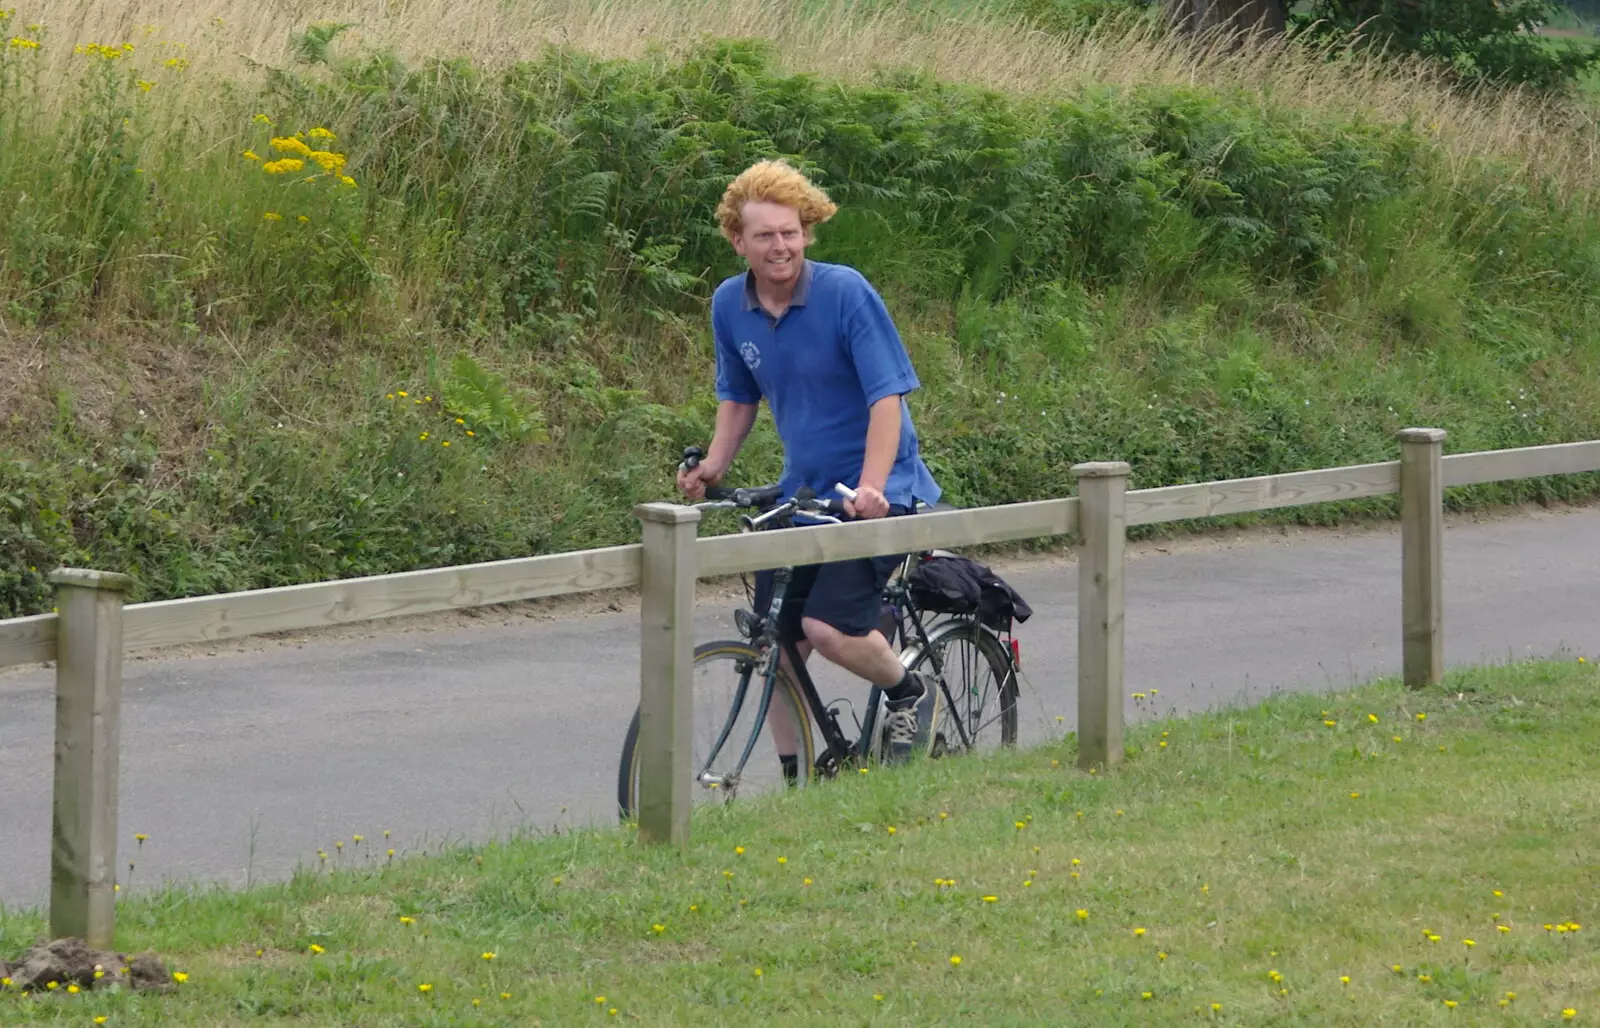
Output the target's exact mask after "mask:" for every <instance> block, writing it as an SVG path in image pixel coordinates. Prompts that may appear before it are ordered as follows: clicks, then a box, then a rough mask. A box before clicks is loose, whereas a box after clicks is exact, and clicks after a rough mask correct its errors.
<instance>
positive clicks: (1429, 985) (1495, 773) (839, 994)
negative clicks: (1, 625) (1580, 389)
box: [0, 661, 1600, 1026]
mask: <svg viewBox="0 0 1600 1028" xmlns="http://www.w3.org/2000/svg"><path fill="white" fill-rule="evenodd" d="M1597 685H1600V679H1597V677H1596V672H1595V670H1594V665H1593V664H1592V663H1583V664H1580V663H1577V662H1575V661H1572V662H1563V663H1551V664H1524V665H1517V666H1511V667H1500V668H1492V669H1482V670H1473V671H1465V672H1460V673H1456V674H1453V675H1451V676H1450V678H1449V680H1448V681H1447V682H1446V683H1444V685H1443V687H1441V688H1438V689H1430V690H1427V691H1425V692H1421V693H1412V692H1409V691H1407V690H1405V689H1403V688H1401V687H1400V686H1399V685H1398V684H1397V683H1395V682H1392V681H1391V682H1381V683H1377V684H1375V685H1371V686H1367V687H1363V688H1359V689H1356V690H1352V691H1349V692H1344V693H1339V694H1334V695H1324V696H1305V695H1285V696H1281V697H1278V698H1275V699H1273V700H1271V701H1269V702H1267V703H1265V704H1262V705H1260V706H1258V707H1253V708H1250V709H1240V710H1228V711H1220V712H1216V713H1213V714H1209V715H1205V716H1198V717H1194V718H1190V719H1183V720H1165V719H1159V718H1157V719H1153V720H1150V721H1148V722H1146V723H1144V724H1142V725H1140V726H1138V727H1136V728H1134V729H1133V730H1132V731H1131V732H1130V736H1129V743H1130V745H1129V750H1128V761H1127V764H1126V766H1125V767H1124V768H1122V769H1119V770H1116V771H1114V772H1112V773H1109V774H1101V775H1089V774H1085V773H1082V772H1079V771H1077V770H1075V769H1074V768H1073V766H1072V765H1073V745H1072V742H1071V740H1070V739H1069V740H1067V741H1066V742H1064V743H1058V744H1053V745H1047V746H1044V747H1042V748H1038V749H1034V750H1029V751H1026V752H1020V753H1012V754H1001V755H997V756H994V757H992V758H985V759H962V760H953V761H948V762H944V763H941V764H934V765H929V766H919V767H916V768H913V769H908V770H905V771H887V772H886V771H882V770H877V771H873V772H872V773H871V774H867V775H859V776H856V775H852V776H850V777H849V778H848V779H847V780H843V781H839V782H836V783H832V784H829V785H827V786H825V787H822V788H817V789H811V790H806V791H804V792H802V793H801V794H799V795H795V796H789V797H774V798H768V799H766V800H757V801H751V802H748V803H741V804H738V805H735V806H734V807H732V808H728V809H727V810H725V811H721V812H707V813H703V814H702V816H701V817H700V819H699V820H698V821H697V822H696V826H695V839H694V843H693V845H692V846H691V848H690V849H689V851H688V852H687V854H686V855H683V856H679V855H677V854H675V853H668V852H662V851H660V850H648V851H647V850H642V849H640V848H639V847H638V846H637V845H636V844H635V842H634V840H633V839H632V838H631V837H630V835H629V834H628V833H627V832H626V831H622V830H618V831H606V832H586V833H579V834H574V835H571V836H561V837H551V838H543V839H526V840H520V841H515V842H509V843H501V844H494V845H487V846H483V847H478V848H470V849H461V850H457V851H452V852H449V853H446V854H443V855H438V856H407V855H403V854H402V855H400V856H399V857H397V858H396V859H394V860H392V861H390V860H388V859H386V858H385V857H384V856H383V855H382V850H381V847H382V846H383V845H384V843H383V842H382V841H381V840H379V839H376V838H367V839H365V840H362V841H359V842H349V841H347V842H346V844H345V848H344V849H343V850H341V851H339V856H338V857H337V858H336V861H335V862H336V863H342V864H344V865H345V869H343V870H331V871H318V872H315V873H313V872H307V873H305V874H302V875H301V876H299V877H297V878H296V879H295V880H294V881H292V882H290V883H287V884H284V885H271V886H263V887H259V888H255V889H252V890H250V891H248V892H245V893H242V894H234V893H220V892H198V893H190V892H185V891H181V890H174V891H170V892H167V893H165V894H161V895H156V896H148V897H145V896H140V897H136V898H133V899H131V900H129V901H127V902H125V903H124V904H123V906H122V908H121V909H122V912H121V920H120V922H119V926H120V927H119V943H120V945H121V947H122V948H124V949H127V950H130V951H132V950H136V949H141V948H145V947H149V948H153V949H155V950H157V951H159V952H160V953H162V954H164V955H166V956H167V957H168V958H169V959H170V961H171V962H172V967H173V969H174V970H181V971H182V972H183V973H184V974H186V975H187V981H185V982H184V983H183V984H182V986H181V987H180V988H179V990H178V993H177V994H176V995H174V996H170V997H151V996H139V995H105V996H102V995H93V994H80V995H73V996H67V995H59V994H56V995H48V996H34V997H30V998H27V999H23V998H21V997H19V996H18V995H16V993H15V991H14V990H13V992H12V993H11V994H9V995H0V1018H3V1019H4V1020H5V1021H6V1023H8V1024H57V1023H70V1024H77V1023H87V1022H88V1020H89V1019H90V1017H91V1016H94V1015H103V1016H106V1017H107V1021H106V1023H107V1024H110V1025H156V1024H163V1025H190V1024H193V1025H201V1024H204V1025H242V1024H260V1023H269V1024H301V1023H329V1022H330V1021H340V1022H359V1023H361V1024H366V1025H374V1026H380V1025H398V1024H410V1025H419V1024H426V1025H462V1024H529V1023H552V1024H571V1023H584V1022H587V1021H590V1020H593V1021H599V1022H607V1021H609V1020H610V1019H611V1015H613V1014H614V1015H615V1016H616V1017H617V1018H618V1019H619V1020H624V1021H627V1022H629V1023H641V1024H684V1023H696V1024H732V1023H746V1022H748V1021H750V1020H751V1019H761V1020H770V1021H774V1022H776V1023H800V1022H806V1023H816V1022H818V1021H821V1020H843V1021H846V1022H848V1023H882V1024H903V1023H911V1022H915V1023H927V1024H946V1023H984V1024H1018V1025H1020V1024H1041V1023H1059V1022H1060V1021H1061V1019H1062V1018H1063V1017H1068V1018H1070V1019H1071V1021H1072V1023H1074V1024H1097V1025H1099V1024H1106V1025H1109V1024H1130V1023H1164V1024H1173V1023H1202V1022H1203V1023H1221V1024H1260V1025H1266V1024H1272V1025H1283V1024H1308V1025H1309V1024H1316V1025H1328V1024H1351V1025H1356V1024H1363V1025H1365V1024H1379V1023H1383V1024H1444V1023H1456V1022H1457V1021H1460V1022H1462V1023H1471V1024H1488V1023H1494V1024H1501V1023H1509V1024H1546V1023H1552V1022H1560V1021H1562V1020H1563V1011H1566V1010H1571V1011H1573V1019H1574V1020H1575V1021H1576V1023H1590V1022H1591V1021H1592V1019H1593V1018H1594V1016H1595V1009H1596V1006H1597V1004H1600V972H1597V968H1600V960H1597V959H1596V956H1597V954H1596V950H1595V946H1596V943H1595V938H1596V928H1595V927H1594V922H1595V919H1596V917H1597V915H1600V909H1597V905H1596V899H1595V896H1596V886H1597V885H1600V882H1597V881H1596V878H1595V875H1596V870H1595V866H1594V862H1593V860H1592V845H1591V843H1592V840H1593V839H1594V837H1595V832H1596V831H1597V829H1600V824H1597V821H1596V814H1595V811H1596V809H1597V805H1596V801H1597V800H1600V794H1597V791H1596V790H1597V784H1596V779H1595V776H1594V769H1593V765H1592V760H1590V758H1589V754H1591V753H1592V752H1593V751H1594V748H1595V746H1596V744H1597V743H1600V704H1597V702H1596V695H1597V694H1596V691H1595V690H1596V686H1597ZM145 845H163V846H182V845H183V841H182V840H178V839H163V840H158V839H151V840H150V841H149V842H147V843H146V844H145ZM329 850H330V851H332V846H329ZM369 852H370V854H371V856H370V857H369V856H367V854H368V853H369ZM350 854H357V855H354V856H352V855H350ZM40 930H41V922H40V921H39V920H38V919H37V918H36V917H35V916H33V915H29V914H24V913H18V912H10V913H7V914H5V915H3V917H0V955H14V953H15V952H16V951H20V950H21V949H23V948H25V947H26V946H27V945H28V944H30V943H31V942H32V941H33V939H34V937H35V935H36V933H38V932H39V931H40ZM1467 940H1471V942H1470V943H1469V942H1468V941H1467ZM313 947H316V948H315V949H313ZM424 986H426V988H424Z"/></svg>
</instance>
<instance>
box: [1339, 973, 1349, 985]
mask: <svg viewBox="0 0 1600 1028" xmlns="http://www.w3.org/2000/svg"><path fill="white" fill-rule="evenodd" d="M1339 984H1340V985H1349V984H1350V976H1349V975H1347V974H1342V975H1340V976H1339Z"/></svg>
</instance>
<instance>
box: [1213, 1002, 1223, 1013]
mask: <svg viewBox="0 0 1600 1028" xmlns="http://www.w3.org/2000/svg"><path fill="white" fill-rule="evenodd" d="M1211 1012H1212V1013H1213V1014H1220V1013H1222V1004H1221V1003H1213V1004H1211Z"/></svg>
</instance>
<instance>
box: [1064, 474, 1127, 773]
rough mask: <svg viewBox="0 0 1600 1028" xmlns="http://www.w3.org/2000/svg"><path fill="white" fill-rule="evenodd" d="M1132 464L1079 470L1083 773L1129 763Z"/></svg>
mask: <svg viewBox="0 0 1600 1028" xmlns="http://www.w3.org/2000/svg"><path fill="white" fill-rule="evenodd" d="M1128 470H1129V468H1128V465H1127V463H1126V462H1124V461H1120V460H1118V461H1097V462H1093V463H1088V464H1078V465H1076V466H1074V467H1073V469H1072V473H1073V474H1074V475H1076V476H1077V477H1078V531H1079V534H1080V536H1081V538H1082V540H1083V548H1082V551H1081V552H1080V553H1079V554H1078V766H1079V767H1081V768H1091V767H1110V766H1111V765H1113V764H1120V763H1121V762H1122V706H1123V697H1122V626H1123V616H1122V615H1123V606H1122V570H1123V554H1124V550H1125V549H1126V546H1127V538H1128V517H1127V505H1126V499H1125V497H1126V494H1127V489H1128Z"/></svg>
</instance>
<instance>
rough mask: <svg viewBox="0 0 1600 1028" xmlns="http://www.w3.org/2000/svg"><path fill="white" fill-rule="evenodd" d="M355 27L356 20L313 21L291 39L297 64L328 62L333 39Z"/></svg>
mask: <svg viewBox="0 0 1600 1028" xmlns="http://www.w3.org/2000/svg"><path fill="white" fill-rule="evenodd" d="M353 28H355V22H351V21H317V22H312V23H311V24H310V25H309V26H307V27H306V30H305V31H304V32H302V33H300V34H299V35H298V36H295V37H293V38H292V39H290V40H289V53H290V55H291V56H293V57H294V60H295V63H296V64H328V63H329V59H328V49H329V47H331V46H332V45H333V41H334V40H335V39H338V38H339V37H340V36H341V35H343V34H344V33H345V32H347V31H349V30H350V29H353Z"/></svg>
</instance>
